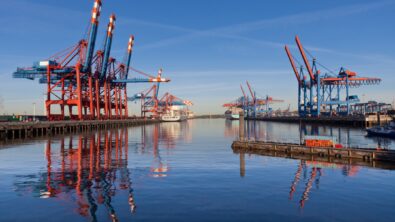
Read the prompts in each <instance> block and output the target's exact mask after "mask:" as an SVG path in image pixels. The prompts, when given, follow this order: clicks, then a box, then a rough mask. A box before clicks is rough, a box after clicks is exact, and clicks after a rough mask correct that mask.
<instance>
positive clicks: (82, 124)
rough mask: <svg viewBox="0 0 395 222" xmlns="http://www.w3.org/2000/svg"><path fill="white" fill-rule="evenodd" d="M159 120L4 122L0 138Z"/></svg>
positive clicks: (80, 130)
mask: <svg viewBox="0 0 395 222" xmlns="http://www.w3.org/2000/svg"><path fill="white" fill-rule="evenodd" d="M158 122H159V120H152V119H120V120H86V121H56V122H51V121H44V122H4V123H0V140H1V141H3V140H14V139H27V138H34V137H39V136H54V135H58V134H66V133H83V132H89V131H93V130H100V129H111V128H119V127H128V126H138V125H145V124H152V123H158Z"/></svg>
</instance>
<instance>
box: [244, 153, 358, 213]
mask: <svg viewBox="0 0 395 222" xmlns="http://www.w3.org/2000/svg"><path fill="white" fill-rule="evenodd" d="M239 155H240V177H245V176H246V168H245V165H246V161H245V153H243V152H240V154H239ZM252 155H254V154H252ZM324 169H335V170H338V171H341V173H342V174H343V176H346V177H353V176H355V175H357V173H358V171H359V170H360V167H359V166H356V165H352V164H339V163H333V162H325V161H314V160H299V164H298V166H297V168H296V172H295V176H294V178H293V180H292V181H291V186H290V191H289V196H288V199H289V200H290V201H292V200H293V199H294V196H295V193H297V191H298V190H299V192H301V196H300V199H299V207H300V209H303V208H304V207H305V204H306V202H307V201H308V200H309V198H310V195H311V194H310V193H311V191H312V190H314V191H318V190H319V186H320V183H321V180H322V179H321V177H324ZM301 181H302V182H301ZM303 182H304V186H303V185H302V186H303V187H302V188H300V189H298V185H299V183H303Z"/></svg>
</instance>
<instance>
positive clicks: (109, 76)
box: [13, 0, 170, 121]
mask: <svg viewBox="0 0 395 222" xmlns="http://www.w3.org/2000/svg"><path fill="white" fill-rule="evenodd" d="M101 9H102V0H95V1H94V5H93V9H92V15H91V19H90V28H89V32H88V35H87V37H86V38H84V39H82V40H80V41H79V42H78V43H77V44H76V45H74V46H72V47H70V48H68V49H66V50H63V51H61V52H59V53H57V54H55V55H54V56H52V57H50V58H48V59H47V60H43V61H40V62H36V63H34V64H33V66H32V67H29V68H18V69H17V71H16V72H14V73H13V77H14V78H24V79H31V80H34V79H36V78H38V79H39V82H40V83H41V84H46V85H47V90H46V101H45V107H46V108H45V109H46V113H47V117H48V120H50V121H54V120H65V119H67V118H70V119H74V120H97V119H124V118H128V104H127V84H128V83H143V82H145V83H147V82H157V83H159V82H169V81H170V80H169V79H166V78H163V77H162V76H161V75H159V76H158V77H153V76H148V78H136V77H135V78H128V77H129V70H135V69H133V68H132V67H130V61H131V56H132V52H133V46H134V36H130V38H129V41H128V46H127V54H126V56H125V58H124V60H123V61H122V62H118V61H117V60H116V59H115V58H113V57H111V48H112V47H111V46H112V42H113V34H114V29H115V22H116V16H115V15H114V14H112V15H111V16H110V19H109V23H108V25H107V29H106V36H105V41H104V47H103V48H102V49H99V50H97V51H96V52H95V44H96V39H97V33H98V27H99V20H100V15H101ZM137 73H140V74H141V73H143V72H137ZM54 106H55V107H54ZM56 112H58V113H57V114H55V113H56ZM66 112H68V115H67V114H66Z"/></svg>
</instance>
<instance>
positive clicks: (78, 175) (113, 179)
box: [15, 128, 136, 221]
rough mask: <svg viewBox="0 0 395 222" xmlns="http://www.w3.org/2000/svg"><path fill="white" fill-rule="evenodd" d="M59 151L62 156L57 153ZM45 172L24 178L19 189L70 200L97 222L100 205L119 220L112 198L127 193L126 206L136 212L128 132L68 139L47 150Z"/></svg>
mask: <svg viewBox="0 0 395 222" xmlns="http://www.w3.org/2000/svg"><path fill="white" fill-rule="evenodd" d="M57 152H59V153H57ZM45 158H46V162H47V166H46V172H43V173H40V175H38V176H36V175H28V176H24V177H23V178H20V179H23V181H19V180H18V181H16V182H15V186H16V190H17V191H19V192H22V193H32V194H33V195H34V196H37V197H40V198H56V199H60V200H66V201H70V202H72V203H73V204H74V205H75V210H76V212H78V214H79V215H81V216H83V217H90V218H91V220H92V221H97V216H96V213H97V211H98V209H99V207H100V206H104V208H105V211H106V212H107V214H108V216H109V217H110V218H111V220H112V221H117V220H118V217H117V213H116V209H115V208H114V207H113V203H112V199H113V198H114V197H115V196H116V195H117V194H120V193H121V191H122V193H123V192H124V191H126V192H127V193H128V197H127V198H125V204H127V205H129V207H130V211H131V213H134V212H135V210H136V203H135V199H134V195H133V188H132V181H131V172H130V170H129V169H128V167H127V165H128V130H127V129H126V128H124V129H119V130H110V131H104V132H98V133H96V134H91V135H77V136H69V137H68V138H66V137H63V138H60V141H59V142H58V141H57V142H56V143H55V142H53V141H52V140H51V139H48V141H47V143H46V147H45Z"/></svg>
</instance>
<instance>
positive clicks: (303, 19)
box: [140, 1, 394, 51]
mask: <svg viewBox="0 0 395 222" xmlns="http://www.w3.org/2000/svg"><path fill="white" fill-rule="evenodd" d="M392 4H394V2H392V1H383V2H376V3H368V4H356V5H350V6H343V7H337V8H334V9H328V10H320V11H314V12H307V13H299V14H294V15H287V16H283V17H278V18H272V19H264V20H259V21H254V22H249V23H242V24H236V25H231V26H224V27H219V28H215V29H209V30H194V29H187V28H183V27H177V26H169V25H163V24H158V23H152V22H148V23H149V24H150V25H151V26H157V27H160V28H165V27H169V29H176V30H179V31H184V32H189V33H188V34H185V35H181V36H176V37H173V38H168V39H165V40H161V41H158V42H154V43H149V44H147V45H143V46H141V47H140V49H153V48H158V47H165V46H169V45H172V44H177V43H180V42H184V41H187V40H190V39H193V38H197V37H210V36H211V37H220V38H228V39H236V40H244V41H248V42H252V43H256V44H259V45H264V46H271V47H280V46H281V47H282V46H283V43H278V42H271V41H264V40H256V39H251V38H247V37H244V36H240V35H237V34H240V33H243V32H249V31H257V30H261V29H265V28H269V27H273V26H278V25H291V24H292V25H294V24H303V23H311V22H315V21H320V20H327V19H332V18H339V17H344V16H350V15H353V14H359V13H363V12H367V11H370V10H375V9H379V8H383V7H385V6H388V5H392ZM140 22H142V21H140ZM313 50H321V51H330V50H328V49H322V48H313Z"/></svg>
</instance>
